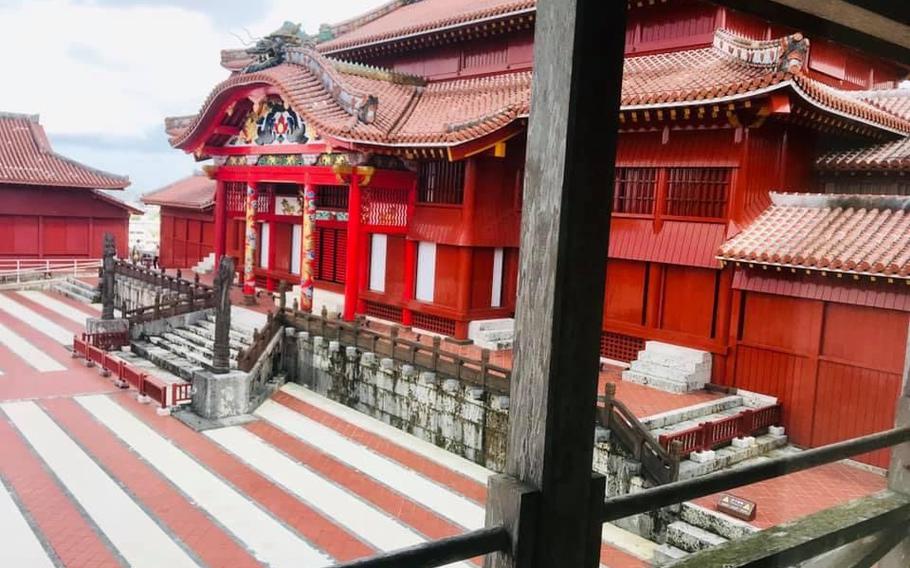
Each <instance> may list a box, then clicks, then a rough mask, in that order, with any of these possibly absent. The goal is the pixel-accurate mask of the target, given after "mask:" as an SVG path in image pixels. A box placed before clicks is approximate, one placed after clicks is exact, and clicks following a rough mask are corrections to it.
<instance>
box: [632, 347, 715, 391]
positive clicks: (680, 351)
mask: <svg viewBox="0 0 910 568" xmlns="http://www.w3.org/2000/svg"><path fill="white" fill-rule="evenodd" d="M622 379H623V380H624V381H630V382H633V383H637V384H640V385H647V386H649V387H652V388H656V389H659V390H662V391H667V392H672V393H686V392H691V391H696V390H701V389H703V388H705V385H706V384H708V383H709V382H710V381H711V354H710V353H709V352H707V351H699V350H698V349H691V348H688V347H680V346H678V345H671V344H669V343H662V342H660V341H647V342H645V348H644V349H643V350H642V351H639V352H638V358H637V359H636V360H634V361H632V363H631V364H630V366H629V368H628V369H627V370H625V371H623V373H622Z"/></svg>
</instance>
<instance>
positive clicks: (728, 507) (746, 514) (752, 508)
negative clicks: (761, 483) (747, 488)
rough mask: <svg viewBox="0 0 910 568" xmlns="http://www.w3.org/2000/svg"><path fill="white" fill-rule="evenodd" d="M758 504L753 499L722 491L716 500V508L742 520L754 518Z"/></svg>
mask: <svg viewBox="0 0 910 568" xmlns="http://www.w3.org/2000/svg"><path fill="white" fill-rule="evenodd" d="M757 507H758V505H756V504H755V502H754V501H749V500H748V499H743V498H742V497H737V496H736V495H730V494H729V493H724V494H723V495H721V497H720V500H719V501H718V502H717V510H718V511H720V512H721V513H725V514H727V515H730V516H731V517H735V518H737V519H740V520H742V521H753V520H755V513H756V509H757Z"/></svg>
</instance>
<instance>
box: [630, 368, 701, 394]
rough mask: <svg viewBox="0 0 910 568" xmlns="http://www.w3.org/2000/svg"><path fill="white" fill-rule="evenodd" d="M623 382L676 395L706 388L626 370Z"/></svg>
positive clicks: (698, 384)
mask: <svg viewBox="0 0 910 568" xmlns="http://www.w3.org/2000/svg"><path fill="white" fill-rule="evenodd" d="M622 380H624V381H629V382H632V383H636V384H639V385H646V386H649V387H651V388H655V389H658V390H662V391H666V392H672V393H676V394H683V393H687V392H692V391H697V390H701V389H703V388H705V385H706V384H707V382H705V383H689V382H681V381H671V380H668V379H662V378H659V377H652V376H649V375H645V374H642V373H639V372H636V371H632V370H629V369H626V370H625V371H623V372H622Z"/></svg>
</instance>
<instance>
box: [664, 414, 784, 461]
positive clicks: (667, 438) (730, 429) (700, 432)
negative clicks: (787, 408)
mask: <svg viewBox="0 0 910 568" xmlns="http://www.w3.org/2000/svg"><path fill="white" fill-rule="evenodd" d="M779 420H780V405H777V404H774V405H770V406H766V407H763V408H758V409H752V408H747V409H745V410H743V411H742V412H740V413H739V414H735V415H733V416H728V417H726V418H721V419H719V420H714V421H711V422H702V423H701V424H699V425H698V426H694V427H692V428H688V429H686V430H681V431H679V432H673V433H672V434H662V435H661V436H660V437H659V438H658V440H659V442H660V445H661V446H662V447H663V448H664V449H667V450H669V448H670V445H671V444H672V443H673V442H679V443H680V446H679V447H680V452H681V455H682V456H688V455H689V454H691V453H692V452H703V451H707V450H711V449H714V448H716V447H717V446H719V445H721V444H725V443H727V442H730V441H731V440H733V438H742V437H744V436H751V435H753V434H756V433H758V432H761V431H762V430H765V429H767V428H768V427H769V426H773V425H775V424H776V423H777V422H778V421H779Z"/></svg>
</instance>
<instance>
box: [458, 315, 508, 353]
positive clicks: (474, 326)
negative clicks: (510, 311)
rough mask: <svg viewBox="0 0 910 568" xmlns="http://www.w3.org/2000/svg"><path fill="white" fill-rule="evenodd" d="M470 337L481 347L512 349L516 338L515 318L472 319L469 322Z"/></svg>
mask: <svg viewBox="0 0 910 568" xmlns="http://www.w3.org/2000/svg"><path fill="white" fill-rule="evenodd" d="M468 339H471V340H472V341H474V345H477V346H478V347H480V348H481V349H489V350H491V351H502V350H505V349H511V348H512V343H513V341H514V340H515V320H514V319H512V318H502V319H491V320H478V321H472V322H471V323H469V324H468Z"/></svg>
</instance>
